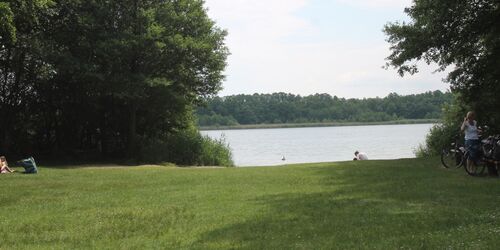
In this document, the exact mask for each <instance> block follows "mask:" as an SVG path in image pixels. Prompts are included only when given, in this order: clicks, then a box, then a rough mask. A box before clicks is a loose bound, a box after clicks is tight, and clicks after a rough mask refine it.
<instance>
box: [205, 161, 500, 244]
mask: <svg viewBox="0 0 500 250" xmlns="http://www.w3.org/2000/svg"><path fill="white" fill-rule="evenodd" d="M433 164H434V163H433V162H431V163H425V162H423V163H422V164H421V165H420V166H415V167H411V168H409V167H405V166H404V165H400V166H398V165H397V164H395V163H388V162H379V163H377V162H374V163H372V164H370V165H369V166H368V165H363V164H361V166H358V165H354V163H353V164H349V165H350V166H349V167H348V168H345V167H342V168H335V167H333V168H329V167H314V168H311V169H310V171H315V173H317V174H318V175H319V176H320V184H321V186H322V187H323V189H324V190H325V191H322V192H316V193H299V194H297V193H283V194H280V195H272V196H263V197H260V198H258V199H256V200H254V201H253V202H255V203H257V204H258V205H259V206H260V207H262V208H264V209H263V211H265V212H262V213H260V214H257V215H254V216H253V217H251V218H245V219H242V222H241V223H237V224H233V225H229V226H227V227H224V228H219V229H215V230H213V231H211V232H207V233H206V234H204V235H202V237H201V239H200V240H199V241H198V242H197V244H200V245H201V246H203V248H244V249H332V248H335V249H338V248H340V249H343V248H389V249H394V248H396V247H398V248H399V247H409V248H444V247H450V246H451V247H478V246H479V247H481V246H484V245H475V243H474V240H475V239H478V238H480V239H483V242H482V243H481V244H488V243H492V241H495V240H496V242H497V243H498V237H497V235H496V234H491V232H490V231H488V230H489V228H488V227H484V228H482V229H484V230H472V229H476V228H478V227H482V225H484V224H485V223H486V224H488V223H490V224H489V225H490V226H492V225H493V226H494V225H495V224H491V222H492V218H490V217H487V216H484V215H485V214H487V213H486V212H487V211H486V210H489V211H493V213H495V212H494V211H496V210H495V209H497V208H496V205H495V204H496V202H495V201H494V199H491V198H492V197H495V196H491V195H492V194H493V193H490V194H484V193H482V190H483V187H481V186H480V185H477V183H474V182H475V181H474V180H473V181H472V182H473V183H472V184H471V185H464V184H463V183H461V181H462V180H463V178H462V177H463V176H462V175H457V174H455V173H452V174H451V175H453V176H452V178H450V173H448V172H446V171H441V170H438V169H437V168H436V167H434V166H433ZM387 165H389V166H387ZM479 184H481V183H479ZM483 184H484V183H483ZM496 191H497V192H498V191H499V189H498V188H496ZM495 214H498V213H495ZM493 220H494V221H493V222H495V223H496V224H498V223H500V218H498V217H496V218H495V219H493ZM467 229H471V230H470V231H469V230H467ZM488 232H490V233H489V235H488V236H487V237H486V236H485V233H488ZM468 237H470V238H468ZM486 246H488V245H486Z"/></svg>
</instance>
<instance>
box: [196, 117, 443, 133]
mask: <svg viewBox="0 0 500 250" xmlns="http://www.w3.org/2000/svg"><path fill="white" fill-rule="evenodd" d="M440 121H441V120H439V119H416V120H396V121H385V122H319V123H279V124H249V125H234V126H199V127H198V129H199V130H201V131H211V130H244V129H279V128H321V127H348V126H378V125H409V124H435V123H439V122H440Z"/></svg>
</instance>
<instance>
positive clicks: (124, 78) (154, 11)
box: [0, 0, 228, 163]
mask: <svg viewBox="0 0 500 250" xmlns="http://www.w3.org/2000/svg"><path fill="white" fill-rule="evenodd" d="M0 20H1V23H0V91H1V92H0V150H1V153H3V154H8V155H23V154H38V155H44V156H46V157H58V158H60V157H69V158H77V157H79V156H82V157H84V158H86V159H89V158H91V156H93V157H95V158H107V157H113V158H135V159H140V158H141V157H142V156H141V155H140V154H139V152H143V151H144V150H143V148H144V147H148V145H149V144H151V143H153V141H157V140H160V141H162V142H164V143H167V144H175V143H177V142H176V140H175V139H172V138H179V136H176V135H178V134H182V133H191V132H190V130H191V128H190V126H191V127H192V125H191V124H192V120H193V118H192V115H191V114H192V110H193V107H194V105H196V103H198V102H199V99H200V97H207V96H211V95H214V94H216V93H217V92H218V91H219V90H220V88H221V82H222V80H223V75H222V71H223V70H224V68H225V64H226V63H225V60H226V57H227V54H228V52H227V48H226V47H225V45H224V37H225V35H226V34H225V31H223V30H220V29H219V28H217V27H216V26H215V24H214V22H213V21H212V20H210V19H209V18H208V16H207V14H206V11H205V9H204V7H203V1H202V0H111V1H80V0H60V1H50V0H11V1H1V2H0ZM197 136H198V137H200V138H201V136H200V135H199V134H198V135H197ZM181 137H182V136H181ZM167 140H168V141H167ZM179 140H180V139H179ZM193 141H196V140H193ZM161 160H172V161H179V160H178V159H176V156H173V157H169V158H167V159H161ZM181 162H185V163H189V161H184V160H182V161H181Z"/></svg>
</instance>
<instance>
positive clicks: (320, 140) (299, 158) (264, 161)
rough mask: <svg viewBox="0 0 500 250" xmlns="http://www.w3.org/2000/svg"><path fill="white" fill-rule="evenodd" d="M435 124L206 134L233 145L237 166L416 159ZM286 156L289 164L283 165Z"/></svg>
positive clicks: (214, 132) (286, 162)
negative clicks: (361, 157)
mask: <svg viewBox="0 0 500 250" xmlns="http://www.w3.org/2000/svg"><path fill="white" fill-rule="evenodd" d="M432 126H433V125H432V124H417V125H381V126H352V127H324V128H282V129H249V130H218V131H202V134H204V135H208V136H210V137H212V138H216V139H220V138H221V136H222V137H224V138H225V139H226V142H228V143H229V146H230V147H231V150H232V153H233V159H234V162H235V164H236V165H237V166H272V165H281V164H290V163H310V162H334V161H347V160H352V159H353V158H354V151H356V150H359V151H361V152H364V153H366V154H367V155H368V157H369V158H370V159H400V158H412V157H415V153H414V152H415V149H416V148H417V147H418V146H419V144H422V143H424V142H425V137H426V135H427V134H428V133H429V129H430V128H431V127H432ZM283 156H284V157H285V159H286V160H285V161H282V158H283Z"/></svg>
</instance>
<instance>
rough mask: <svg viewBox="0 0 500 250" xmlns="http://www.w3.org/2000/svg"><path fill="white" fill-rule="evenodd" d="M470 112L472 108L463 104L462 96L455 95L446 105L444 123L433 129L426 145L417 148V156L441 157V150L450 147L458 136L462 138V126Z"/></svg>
mask: <svg viewBox="0 0 500 250" xmlns="http://www.w3.org/2000/svg"><path fill="white" fill-rule="evenodd" d="M468 110H470V108H469V107H467V106H466V105H464V104H463V102H462V101H461V100H460V96H458V95H455V96H454V99H453V101H452V103H450V104H445V105H444V108H443V119H442V123H441V124H438V125H436V126H434V127H432V128H431V131H430V132H429V134H428V135H427V138H426V140H425V145H420V146H419V148H417V150H416V152H415V154H416V156H417V157H427V156H437V155H439V154H440V153H441V150H442V149H443V148H444V147H446V146H448V145H450V144H451V143H452V142H453V141H454V139H455V137H456V136H460V125H461V124H462V122H463V120H464V117H465V114H466V113H467V111H468Z"/></svg>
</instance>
